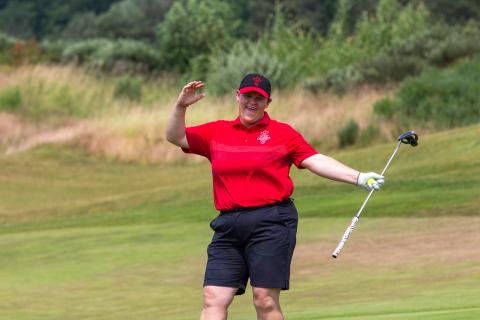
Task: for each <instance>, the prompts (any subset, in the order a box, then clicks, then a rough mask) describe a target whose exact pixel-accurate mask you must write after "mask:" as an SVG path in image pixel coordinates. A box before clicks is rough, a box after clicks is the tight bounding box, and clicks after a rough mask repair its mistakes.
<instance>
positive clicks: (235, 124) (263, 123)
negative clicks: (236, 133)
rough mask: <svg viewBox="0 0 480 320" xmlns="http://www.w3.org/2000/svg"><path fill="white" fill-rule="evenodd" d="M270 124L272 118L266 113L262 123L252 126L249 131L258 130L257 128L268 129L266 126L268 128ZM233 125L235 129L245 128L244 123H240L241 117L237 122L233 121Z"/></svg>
mask: <svg viewBox="0 0 480 320" xmlns="http://www.w3.org/2000/svg"><path fill="white" fill-rule="evenodd" d="M269 123H270V116H269V115H268V113H267V112H266V111H265V113H264V114H263V118H262V119H261V120H260V121H258V122H257V124H255V125H253V126H251V127H250V128H248V129H252V128H256V127H266V126H268V124H269ZM232 125H233V126H235V127H237V126H242V127H245V126H244V125H243V124H242V122H241V121H240V117H237V118H236V119H235V120H233V123H232Z"/></svg>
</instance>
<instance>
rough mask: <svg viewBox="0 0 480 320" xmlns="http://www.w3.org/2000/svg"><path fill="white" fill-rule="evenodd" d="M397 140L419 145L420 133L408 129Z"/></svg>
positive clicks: (413, 145)
mask: <svg viewBox="0 0 480 320" xmlns="http://www.w3.org/2000/svg"><path fill="white" fill-rule="evenodd" d="M397 140H398V141H401V142H402V143H405V144H409V145H411V146H412V147H416V146H417V145H418V134H416V133H415V131H408V132H405V133H404V134H402V135H400V136H399V137H398V139H397Z"/></svg>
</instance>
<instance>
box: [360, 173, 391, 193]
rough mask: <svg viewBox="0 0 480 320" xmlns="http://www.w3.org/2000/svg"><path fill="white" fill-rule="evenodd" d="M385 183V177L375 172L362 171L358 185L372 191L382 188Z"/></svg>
mask: <svg viewBox="0 0 480 320" xmlns="http://www.w3.org/2000/svg"><path fill="white" fill-rule="evenodd" d="M384 183H385V180H384V177H383V176H381V175H379V174H378V173H375V172H366V173H365V172H360V174H359V175H358V179H357V186H359V187H363V188H365V189H367V190H370V191H371V190H373V189H375V190H378V189H380V188H381V187H382V186H383V184H384Z"/></svg>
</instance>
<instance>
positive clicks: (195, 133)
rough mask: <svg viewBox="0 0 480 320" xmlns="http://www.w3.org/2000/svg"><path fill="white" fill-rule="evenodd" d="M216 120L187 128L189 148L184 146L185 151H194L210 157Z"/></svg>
mask: <svg viewBox="0 0 480 320" xmlns="http://www.w3.org/2000/svg"><path fill="white" fill-rule="evenodd" d="M215 124H216V122H208V123H205V124H201V125H198V126H193V127H188V128H186V129H185V135H186V137H187V141H188V146H189V148H188V149H186V148H182V150H183V152H185V153H194V154H198V155H201V156H204V157H206V158H208V159H210V142H211V141H212V136H213V132H214V127H215Z"/></svg>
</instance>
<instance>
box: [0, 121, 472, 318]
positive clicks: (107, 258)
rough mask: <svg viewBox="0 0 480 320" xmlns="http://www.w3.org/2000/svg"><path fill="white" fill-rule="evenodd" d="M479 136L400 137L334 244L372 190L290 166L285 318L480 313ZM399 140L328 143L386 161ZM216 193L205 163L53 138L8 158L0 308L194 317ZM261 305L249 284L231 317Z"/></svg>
mask: <svg viewBox="0 0 480 320" xmlns="http://www.w3.org/2000/svg"><path fill="white" fill-rule="evenodd" d="M479 137H480V126H473V127H469V128H464V129H458V130H452V131H448V132H443V133H439V134H434V135H430V136H425V137H423V136H421V137H420V138H421V141H420V145H419V146H418V147H417V148H411V147H408V146H402V147H401V148H400V152H399V154H398V156H397V157H396V158H395V160H394V161H393V162H392V164H391V167H390V168H389V170H388V172H387V175H386V177H387V179H386V180H387V184H386V185H385V188H384V189H383V190H382V191H381V192H378V193H376V194H375V195H374V196H373V198H372V199H371V201H370V203H369V204H368V206H367V208H366V210H365V212H364V214H363V216H362V219H361V221H360V222H359V224H358V227H357V229H356V230H355V232H354V233H353V235H352V237H351V239H350V240H349V242H348V243H347V246H346V247H345V249H344V252H342V255H341V256H340V257H339V258H338V259H336V260H334V259H332V258H331V257H330V254H331V251H332V250H333V249H334V247H335V246H336V244H337V242H338V240H339V238H340V237H341V235H342V233H343V231H344V229H345V227H346V226H347V225H348V223H349V222H350V220H351V217H352V216H353V215H354V214H355V211H356V210H357V209H358V207H359V206H360V204H361V203H362V201H363V199H364V198H365V196H366V194H367V193H366V192H365V191H363V190H360V189H358V188H354V187H352V186H348V185H343V184H340V183H335V182H330V181H326V180H324V179H321V178H319V177H315V176H314V175H312V174H311V173H309V172H306V171H305V170H300V171H299V170H296V169H292V175H293V179H294V182H295V184H296V186H297V188H296V191H295V195H294V196H295V199H296V200H295V202H296V204H297V207H298V209H299V212H300V225H299V236H298V245H297V250H296V253H295V257H294V263H293V266H292V269H293V270H292V290H290V291H288V292H285V293H283V294H282V301H283V307H284V311H285V313H286V315H287V318H288V319H362V320H363V319H407V320H410V319H412V320H413V319H427V320H428V319H479V318H480V302H479V301H480V264H479V262H480V250H479V249H478V244H479V243H480V236H479V233H478V229H479V228H480V215H479V214H480V196H479V195H480V192H479V187H478V186H479V185H480V160H479V159H480V138H479ZM394 147H395V143H394V142H392V143H389V144H384V145H379V146H376V147H372V148H368V149H362V150H349V151H344V152H341V153H337V154H334V155H333V156H334V157H335V158H337V159H340V160H342V161H344V162H345V163H347V164H350V165H352V166H354V167H356V168H358V169H360V170H369V171H370V170H372V171H377V172H378V171H381V169H382V168H383V166H384V164H385V163H386V161H387V160H388V157H389V156H390V154H391V152H393V149H394ZM320 151H321V150H320ZM179 152H180V151H179ZM211 198H212V196H211V182H210V171H209V167H208V164H207V163H204V164H195V165H178V166H158V165H146V164H127V163H119V162H115V161H106V160H105V159H100V158H96V157H92V156H89V155H86V154H84V153H82V152H81V151H79V150H75V149H70V148H54V147H44V148H40V149H36V150H33V151H30V152H27V153H23V154H17V155H14V156H10V157H3V158H1V159H0V253H1V254H0V319H195V318H197V317H198V314H199V310H200V308H201V285H202V276H203V270H204V264H205V261H206V254H205V248H206V245H207V244H208V242H209V240H210V237H211V235H212V233H211V230H210V229H209V227H208V222H209V221H210V220H211V219H212V218H213V217H214V216H215V215H216V212H215V211H214V209H213V202H212V199H211ZM253 318H255V313H254V310H253V307H252V306H251V291H250V290H248V291H247V293H246V294H245V295H244V296H241V297H238V298H237V299H236V300H235V302H234V303H233V305H232V307H231V311H230V319H253Z"/></svg>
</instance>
